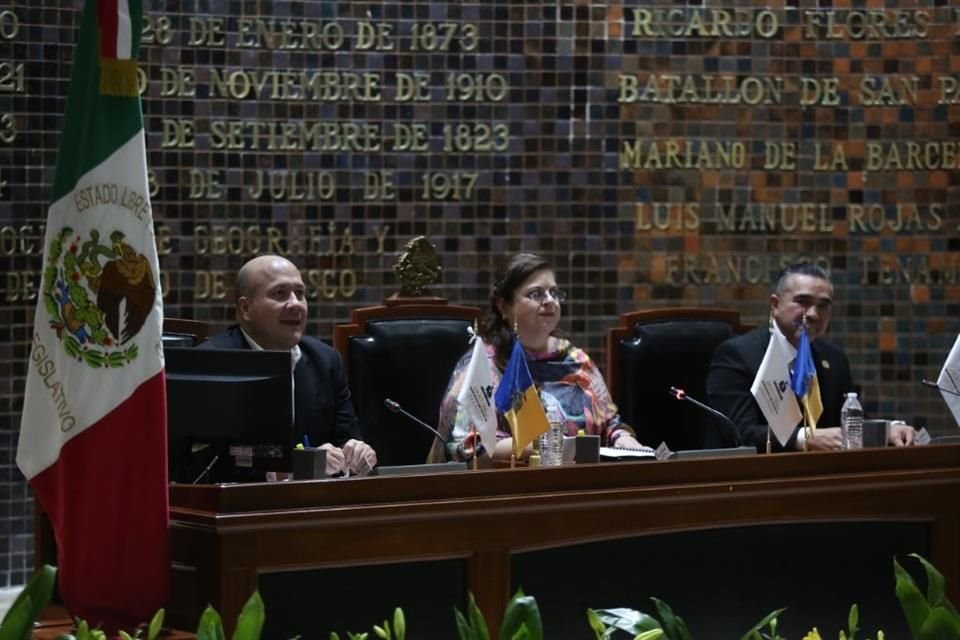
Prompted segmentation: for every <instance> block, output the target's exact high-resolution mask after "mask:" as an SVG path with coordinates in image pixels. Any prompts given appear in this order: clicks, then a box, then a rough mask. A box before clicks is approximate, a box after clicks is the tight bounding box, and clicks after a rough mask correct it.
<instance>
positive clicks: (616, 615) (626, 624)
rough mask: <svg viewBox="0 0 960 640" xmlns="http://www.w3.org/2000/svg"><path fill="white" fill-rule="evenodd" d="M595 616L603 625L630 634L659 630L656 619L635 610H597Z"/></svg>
mask: <svg viewBox="0 0 960 640" xmlns="http://www.w3.org/2000/svg"><path fill="white" fill-rule="evenodd" d="M596 614H597V616H598V617H599V618H600V620H602V621H603V622H604V623H606V624H608V625H611V626H612V627H615V628H617V629H621V630H623V631H626V632H628V633H632V634H638V633H643V632H645V631H652V630H653V629H659V628H660V623H659V622H658V621H657V619H656V618H654V617H653V616H648V615H647V614H645V613H643V612H642V611H637V610H635V609H626V608H616V609H598V610H597V611H596Z"/></svg>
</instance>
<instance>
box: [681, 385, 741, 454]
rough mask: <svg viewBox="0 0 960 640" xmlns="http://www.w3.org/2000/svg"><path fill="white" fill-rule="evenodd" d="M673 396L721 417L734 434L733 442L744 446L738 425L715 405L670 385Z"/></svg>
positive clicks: (738, 445)
mask: <svg viewBox="0 0 960 640" xmlns="http://www.w3.org/2000/svg"><path fill="white" fill-rule="evenodd" d="M667 393H669V394H670V396H671V397H673V398H676V399H677V400H686V401H687V402H689V403H690V404H692V405H693V406H695V407H697V408H699V409H700V410H701V411H706V412H707V413H709V414H710V415H712V416H714V417H716V418H719V419H720V421H721V422H723V423H724V424H725V425H727V426H728V427H730V432H731V433H732V434H733V444H734V446H737V447H742V446H743V442H741V440H740V431H738V430H737V425H735V424H733V420H731V419H730V418H728V417H727V416H725V415H723V414H722V413H720V412H719V411H717V410H716V409H714V408H713V407H711V406H709V405H706V404H704V403H702V402H700V401H699V400H696V399H695V398H691V397H690V396H688V395H687V392H686V391H684V390H683V389H678V388H677V387H670V390H669V391H668V392H667Z"/></svg>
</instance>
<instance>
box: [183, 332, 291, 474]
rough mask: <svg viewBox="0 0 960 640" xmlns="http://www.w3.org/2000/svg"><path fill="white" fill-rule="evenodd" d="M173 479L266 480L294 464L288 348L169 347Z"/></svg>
mask: <svg viewBox="0 0 960 640" xmlns="http://www.w3.org/2000/svg"><path fill="white" fill-rule="evenodd" d="M164 355H165V360H166V378H167V436H168V443H169V456H168V457H169V461H170V464H169V470H170V480H171V481H173V482H184V483H204V484H206V483H215V482H262V481H264V480H265V478H266V473H267V472H268V471H290V469H291V467H292V464H291V452H292V450H293V446H294V442H293V440H294V429H293V376H292V375H291V369H290V352H289V351H257V350H253V349H194V348H181V347H169V348H165V349H164Z"/></svg>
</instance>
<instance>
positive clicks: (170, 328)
mask: <svg viewBox="0 0 960 640" xmlns="http://www.w3.org/2000/svg"><path fill="white" fill-rule="evenodd" d="M209 335H210V325H208V324H207V323H206V322H204V321H202V320H187V319H185V318H164V319H163V334H162V336H161V339H162V340H163V346H165V347H195V346H196V345H198V344H200V343H201V342H203V341H204V340H206V339H207V337H208V336H209Z"/></svg>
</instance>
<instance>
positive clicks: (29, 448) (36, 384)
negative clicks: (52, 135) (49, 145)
mask: <svg viewBox="0 0 960 640" xmlns="http://www.w3.org/2000/svg"><path fill="white" fill-rule="evenodd" d="M142 24H143V19H142V8H141V6H140V2H139V0H87V3H86V7H85V8H84V12H83V21H82V24H81V27H80V41H79V44H78V46H77V49H76V56H75V59H74V67H73V77H72V79H71V81H70V93H69V96H68V99H67V113H66V118H65V121H64V129H63V135H62V138H61V140H60V149H59V152H58V156H57V169H56V176H55V178H54V184H53V195H52V197H51V202H52V204H51V205H50V209H49V211H48V214H47V227H46V238H45V240H44V258H43V260H44V264H43V277H42V282H41V295H40V296H39V301H38V304H37V311H36V318H35V320H34V332H33V338H32V347H31V351H30V356H29V363H28V365H29V370H28V374H27V385H26V393H25V398H24V408H23V416H22V419H21V424H20V442H19V445H18V449H17V465H18V466H19V467H20V470H21V471H22V472H23V474H24V475H25V476H26V477H27V479H28V480H29V482H30V484H31V486H32V487H33V490H34V492H35V493H36V496H37V498H38V500H39V501H40V505H41V506H42V508H43V510H44V511H45V512H46V513H47V515H48V516H49V517H50V520H51V522H52V524H53V530H54V533H55V535H56V540H57V550H58V565H59V578H60V595H61V596H62V598H63V600H64V603H65V604H66V606H67V608H68V609H69V610H70V613H71V614H73V615H75V616H81V617H82V618H84V619H86V620H87V621H88V622H89V623H90V624H91V625H97V624H100V625H102V626H103V628H104V629H105V630H107V631H112V630H114V629H116V628H118V627H123V628H132V627H133V626H134V625H135V624H137V623H139V622H144V621H148V620H149V618H150V616H152V615H153V613H154V612H155V611H156V609H158V608H159V607H161V606H163V605H164V603H165V601H166V598H167V593H168V590H169V576H170V560H169V542H168V532H167V525H168V508H167V507H168V505H167V461H166V459H167V453H166V397H165V393H166V391H165V385H164V374H163V351H162V348H161V339H160V335H161V326H162V323H163V308H162V306H161V305H162V303H161V293H160V283H159V265H158V262H157V252H156V246H155V244H154V233H153V219H152V215H151V210H150V197H149V193H148V184H147V162H146V147H145V143H144V131H143V116H142V114H141V110H140V98H139V95H138V94H137V84H136V57H137V53H138V51H139V47H140V26H141V25H142Z"/></svg>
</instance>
